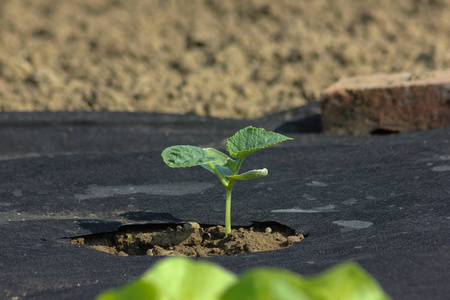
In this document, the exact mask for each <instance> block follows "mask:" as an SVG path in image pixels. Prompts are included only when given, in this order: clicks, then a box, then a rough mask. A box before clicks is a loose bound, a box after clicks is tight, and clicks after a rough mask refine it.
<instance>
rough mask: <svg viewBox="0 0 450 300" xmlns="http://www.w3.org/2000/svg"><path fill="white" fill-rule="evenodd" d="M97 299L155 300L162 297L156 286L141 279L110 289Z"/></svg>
mask: <svg viewBox="0 0 450 300" xmlns="http://www.w3.org/2000/svg"><path fill="white" fill-rule="evenodd" d="M95 299H96V300H143V299H148V300H153V299H155V300H156V299H161V298H159V297H158V296H157V292H156V288H155V287H154V286H153V284H151V283H149V282H144V281H142V280H140V279H137V280H134V281H133V282H131V283H129V284H127V285H125V286H123V287H121V288H118V289H110V290H106V291H104V292H102V293H101V294H100V295H98V296H97V297H96V298H95Z"/></svg>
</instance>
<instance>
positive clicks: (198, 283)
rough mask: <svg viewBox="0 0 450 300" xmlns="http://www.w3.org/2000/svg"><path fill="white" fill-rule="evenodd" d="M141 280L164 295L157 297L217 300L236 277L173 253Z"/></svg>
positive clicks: (172, 299) (175, 299)
mask: <svg viewBox="0 0 450 300" xmlns="http://www.w3.org/2000/svg"><path fill="white" fill-rule="evenodd" d="M142 280H143V281H145V282H149V283H151V284H153V285H154V286H155V287H156V289H157V291H158V295H164V297H163V298H158V300H162V299H164V300H178V299H183V300H198V299H202V300H217V299H219V297H220V295H222V294H223V292H224V291H225V290H226V289H227V288H228V287H229V286H231V285H232V284H233V283H235V282H236V281H237V277H236V275H234V274H233V273H231V272H229V271H227V270H225V269H223V268H222V267H219V266H217V265H215V264H212V263H210V262H206V261H195V260H190V259H188V258H184V257H172V258H169V259H164V260H161V261H160V262H158V263H157V264H156V265H155V266H154V267H153V268H152V269H150V271H148V272H147V273H145V274H144V275H143V277H142Z"/></svg>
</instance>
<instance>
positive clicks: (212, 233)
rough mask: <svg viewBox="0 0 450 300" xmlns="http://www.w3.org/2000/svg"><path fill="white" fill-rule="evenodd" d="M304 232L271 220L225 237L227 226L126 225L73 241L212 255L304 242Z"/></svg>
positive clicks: (130, 250) (124, 251) (133, 250)
mask: <svg viewBox="0 0 450 300" xmlns="http://www.w3.org/2000/svg"><path fill="white" fill-rule="evenodd" d="M303 238H304V236H303V235H296V234H295V231H294V230H293V229H291V228H289V227H286V226H284V225H281V224H278V223H275V222H268V223H265V222H263V223H255V224H253V225H252V226H242V227H234V228H232V230H231V234H229V235H228V236H227V237H225V227H223V226H220V225H219V226H211V225H200V224H198V223H195V222H190V223H185V224H158V225H140V226H138V225H136V226H124V227H122V228H120V229H119V230H118V231H116V232H107V233H98V234H92V235H86V236H78V237H74V238H72V240H71V243H72V244H76V245H88V246H90V247H92V248H94V249H96V250H98V251H103V252H107V253H111V254H116V255H120V256H128V255H152V256H155V255H168V256H172V255H182V256H196V257H204V256H212V255H233V254H241V253H246V252H260V251H272V250H278V249H282V248H287V247H290V246H292V245H293V244H294V243H296V242H300V241H301V240H302V239H303Z"/></svg>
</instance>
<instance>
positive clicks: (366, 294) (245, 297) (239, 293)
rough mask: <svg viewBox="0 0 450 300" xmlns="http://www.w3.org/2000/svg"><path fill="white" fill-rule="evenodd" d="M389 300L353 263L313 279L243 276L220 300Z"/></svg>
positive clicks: (275, 272)
mask: <svg viewBox="0 0 450 300" xmlns="http://www.w3.org/2000/svg"><path fill="white" fill-rule="evenodd" d="M232 299H233V300H252V299H258V300H284V299H286V300H290V299H299V300H390V299H391V298H390V297H389V296H388V295H386V294H385V293H384V291H383V290H382V288H381V287H380V285H379V284H378V283H377V282H376V281H375V280H374V279H373V278H372V277H371V276H370V274H368V273H367V272H366V271H364V269H362V268H361V267H360V266H359V265H358V264H357V263H354V262H345V263H342V264H340V265H337V266H335V267H333V268H331V269H328V270H327V271H325V272H323V273H321V274H319V275H317V276H313V277H309V278H303V277H301V276H298V275H297V274H295V273H292V272H289V271H286V270H280V269H265V268H261V269H254V270H251V271H248V272H246V273H244V275H243V276H242V277H241V278H240V280H239V281H238V283H237V284H235V285H233V286H232V287H231V288H230V289H228V290H227V292H226V293H225V294H224V295H223V296H222V298H221V300H232Z"/></svg>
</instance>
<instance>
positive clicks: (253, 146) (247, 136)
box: [227, 126, 292, 158]
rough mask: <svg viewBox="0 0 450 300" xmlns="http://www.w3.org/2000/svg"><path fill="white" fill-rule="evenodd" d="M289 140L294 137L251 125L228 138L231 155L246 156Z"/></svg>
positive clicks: (228, 148) (235, 156)
mask: <svg viewBox="0 0 450 300" xmlns="http://www.w3.org/2000/svg"><path fill="white" fill-rule="evenodd" d="M287 140H292V138H290V137H287V136H284V135H282V134H279V133H275V132H271V131H265V130H264V129H263V128H255V127H252V126H249V127H246V128H244V129H241V130H239V131H238V132H236V133H235V134H234V135H233V136H232V137H230V138H228V139H227V151H228V152H229V153H230V155H231V157H234V158H244V157H246V156H248V155H249V154H252V153H253V152H255V151H258V150H260V149H263V148H266V147H268V146H271V145H274V144H277V143H281V142H284V141H287Z"/></svg>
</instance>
